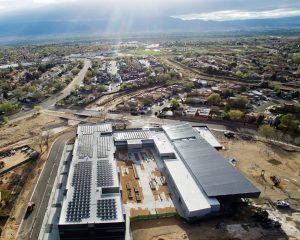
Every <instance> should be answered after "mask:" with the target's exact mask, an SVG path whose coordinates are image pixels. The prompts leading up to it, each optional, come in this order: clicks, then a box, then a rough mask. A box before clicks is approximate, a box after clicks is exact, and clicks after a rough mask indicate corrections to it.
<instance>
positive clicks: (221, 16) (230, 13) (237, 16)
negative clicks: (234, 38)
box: [172, 8, 300, 21]
mask: <svg viewBox="0 0 300 240" xmlns="http://www.w3.org/2000/svg"><path fill="white" fill-rule="evenodd" d="M294 16H300V9H283V8H282V9H274V10H269V11H242V10H226V11H216V12H208V13H193V14H184V15H177V16H172V17H174V18H179V19H181V20H184V21H190V20H204V21H231V20H249V19H268V18H283V17H294Z"/></svg>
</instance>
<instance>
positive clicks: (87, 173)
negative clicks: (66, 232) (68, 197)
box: [66, 162, 92, 222]
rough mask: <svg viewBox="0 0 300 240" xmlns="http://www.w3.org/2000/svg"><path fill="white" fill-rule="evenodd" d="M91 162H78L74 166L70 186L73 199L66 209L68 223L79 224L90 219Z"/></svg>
mask: <svg viewBox="0 0 300 240" xmlns="http://www.w3.org/2000/svg"><path fill="white" fill-rule="evenodd" d="M91 179H92V162H79V163H76V164H75V166H74V174H73V178H72V186H73V187H74V193H73V199H72V201H70V202H69V204H68V208H67V217H66V220H67V221H68V222H81V220H82V219H83V218H89V217H90V200H91Z"/></svg>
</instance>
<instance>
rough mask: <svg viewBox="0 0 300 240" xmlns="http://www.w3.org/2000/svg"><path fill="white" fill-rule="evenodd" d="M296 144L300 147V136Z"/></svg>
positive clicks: (296, 139)
mask: <svg viewBox="0 0 300 240" xmlns="http://www.w3.org/2000/svg"><path fill="white" fill-rule="evenodd" d="M294 142H295V143H296V144H297V145H298V146H300V136H299V137H296V138H295V140H294Z"/></svg>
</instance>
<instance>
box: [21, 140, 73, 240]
mask: <svg viewBox="0 0 300 240" xmlns="http://www.w3.org/2000/svg"><path fill="white" fill-rule="evenodd" d="M68 139H69V138H68ZM68 139H66V141H67V140H68ZM58 141H59V140H58V139H57V140H56V141H55V142H53V143H52V145H51V147H50V149H51V150H50V151H49V152H48V155H47V160H46V161H45V163H44V165H43V168H42V170H41V172H40V175H39V177H38V179H37V182H36V185H35V187H34V189H33V191H32V194H31V196H30V200H31V199H32V197H33V195H34V193H35V190H36V188H37V185H38V183H39V181H40V178H41V176H42V174H43V173H44V169H45V166H46V163H47V161H48V159H49V155H50V153H51V151H52V148H53V146H54V144H55V143H56V142H58ZM60 147H61V146H60ZM56 158H57V155H56ZM56 158H55V159H56ZM25 214H26V211H25V212H24V214H23V216H22V219H21V222H20V224H19V227H18V230H17V233H16V237H15V239H17V238H18V235H19V233H20V230H21V226H22V224H23V222H24V217H25Z"/></svg>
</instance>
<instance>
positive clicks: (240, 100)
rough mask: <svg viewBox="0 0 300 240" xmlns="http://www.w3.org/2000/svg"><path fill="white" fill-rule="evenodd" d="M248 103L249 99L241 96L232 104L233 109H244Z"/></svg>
mask: <svg viewBox="0 0 300 240" xmlns="http://www.w3.org/2000/svg"><path fill="white" fill-rule="evenodd" d="M247 103H248V98H247V97H246V96H239V97H237V98H235V99H234V100H233V102H232V103H231V106H232V107H236V108H240V109H243V108H245V107H246V105H247Z"/></svg>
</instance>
